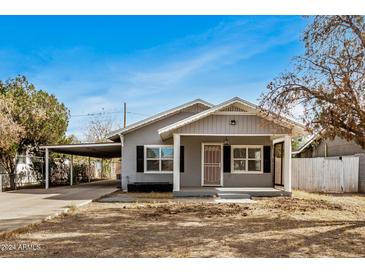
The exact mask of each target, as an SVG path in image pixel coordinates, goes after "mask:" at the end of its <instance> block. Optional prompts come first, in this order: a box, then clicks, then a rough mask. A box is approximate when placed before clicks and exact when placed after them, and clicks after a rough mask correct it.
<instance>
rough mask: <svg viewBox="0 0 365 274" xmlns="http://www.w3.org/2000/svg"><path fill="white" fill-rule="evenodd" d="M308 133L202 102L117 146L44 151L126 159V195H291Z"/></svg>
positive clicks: (238, 106) (236, 103)
mask: <svg viewBox="0 0 365 274" xmlns="http://www.w3.org/2000/svg"><path fill="white" fill-rule="evenodd" d="M304 133H305V130H304V126H303V125H302V124H300V123H298V122H296V121H294V120H291V119H288V118H283V119H276V118H275V116H270V115H264V114H263V113H262V112H261V111H260V109H259V107H258V106H256V105H254V104H252V103H250V102H247V101H245V100H243V99H241V98H239V97H234V98H232V99H230V100H228V101H225V102H222V103H220V104H218V105H213V104H211V103H208V102H206V101H204V100H201V99H197V100H194V101H191V102H188V103H185V104H183V105H180V106H178V107H175V108H171V109H169V110H166V111H164V112H161V113H159V114H157V115H154V116H151V117H149V118H147V119H144V120H142V121H139V122H137V123H134V124H131V125H129V126H127V127H125V128H121V129H118V130H116V131H113V132H111V133H110V134H109V136H108V138H109V139H110V141H111V142H110V143H106V144H82V145H63V146H44V147H43V148H45V149H46V156H48V151H56V152H63V153H70V154H76V153H78V155H89V156H93V155H94V157H98V155H99V154H100V157H101V156H102V157H107V156H108V151H107V150H109V153H110V155H111V154H113V155H117V154H119V155H120V156H121V157H122V175H121V187H122V189H123V190H126V191H128V190H129V191H131V190H134V189H136V186H149V185H150V186H151V185H161V184H167V185H168V184H170V185H171V186H172V189H173V191H174V193H175V194H179V193H182V192H183V191H184V190H185V191H187V190H191V189H212V188H220V189H232V188H260V189H265V188H267V189H274V188H275V187H276V186H277V187H281V188H282V189H283V190H285V191H286V192H291V152H292V151H291V138H292V136H301V135H303V134H304ZM118 150H119V151H118ZM274 159H275V160H274ZM46 162H47V159H46Z"/></svg>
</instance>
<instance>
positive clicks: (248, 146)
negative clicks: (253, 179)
mask: <svg viewBox="0 0 365 274" xmlns="http://www.w3.org/2000/svg"><path fill="white" fill-rule="evenodd" d="M235 148H246V158H245V161H246V170H234V162H233V160H234V159H235V158H234V157H233V150H234V149H235ZM248 148H259V149H260V150H261V159H260V160H261V165H260V167H261V170H260V171H248V160H255V159H251V158H248ZM263 148H264V146H263V145H231V173H233V174H263V173H264V166H263V164H264V155H263ZM236 159H238V158H236Z"/></svg>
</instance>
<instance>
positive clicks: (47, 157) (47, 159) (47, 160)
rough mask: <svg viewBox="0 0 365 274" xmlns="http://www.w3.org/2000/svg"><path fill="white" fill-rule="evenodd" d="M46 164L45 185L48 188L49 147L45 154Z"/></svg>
mask: <svg viewBox="0 0 365 274" xmlns="http://www.w3.org/2000/svg"><path fill="white" fill-rule="evenodd" d="M44 161H45V164H46V167H45V168H46V177H45V182H44V185H45V187H46V189H48V188H49V151H48V148H46V154H45V159H44Z"/></svg>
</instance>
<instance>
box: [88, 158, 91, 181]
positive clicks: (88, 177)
mask: <svg viewBox="0 0 365 274" xmlns="http://www.w3.org/2000/svg"><path fill="white" fill-rule="evenodd" d="M90 167H91V165H90V156H89V172H88V173H89V174H88V175H89V176H88V181H89V183H90V174H91V168H90Z"/></svg>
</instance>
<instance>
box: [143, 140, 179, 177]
mask: <svg viewBox="0 0 365 274" xmlns="http://www.w3.org/2000/svg"><path fill="white" fill-rule="evenodd" d="M147 148H159V149H160V152H159V153H160V155H159V157H158V158H149V159H150V160H158V161H159V170H158V171H153V170H147ZM161 148H172V150H174V146H173V145H144V152H143V153H144V155H143V156H144V157H143V158H144V173H146V174H172V173H173V172H174V171H173V170H171V171H162V170H161V160H172V161H174V156H172V158H171V159H170V158H166V159H162V158H161Z"/></svg>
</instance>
